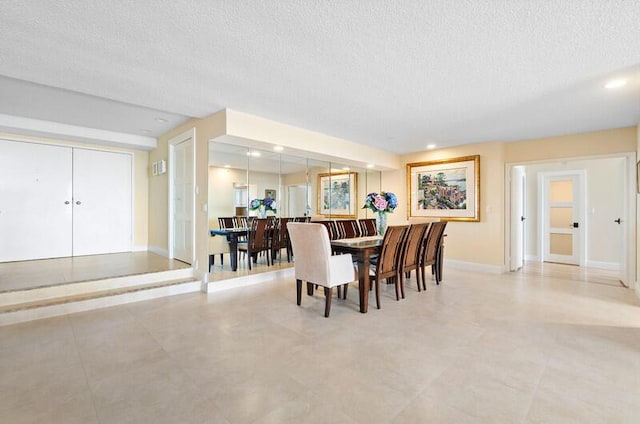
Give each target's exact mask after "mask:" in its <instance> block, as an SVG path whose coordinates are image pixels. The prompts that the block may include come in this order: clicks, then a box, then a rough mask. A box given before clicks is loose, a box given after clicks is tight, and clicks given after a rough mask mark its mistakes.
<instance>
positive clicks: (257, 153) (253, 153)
mask: <svg viewBox="0 0 640 424" xmlns="http://www.w3.org/2000/svg"><path fill="white" fill-rule="evenodd" d="M250 155H251V156H253V157H254V158H257V157H259V156H260V155H261V153H260V152H258V151H256V150H254V151H253V152H251V153H250Z"/></svg>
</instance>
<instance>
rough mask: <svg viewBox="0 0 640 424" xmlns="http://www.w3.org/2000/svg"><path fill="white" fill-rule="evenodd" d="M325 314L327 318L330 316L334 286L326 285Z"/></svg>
mask: <svg viewBox="0 0 640 424" xmlns="http://www.w3.org/2000/svg"><path fill="white" fill-rule="evenodd" d="M324 296H325V303H324V316H325V318H328V317H329V313H330V312H331V298H332V297H333V287H325V288H324Z"/></svg>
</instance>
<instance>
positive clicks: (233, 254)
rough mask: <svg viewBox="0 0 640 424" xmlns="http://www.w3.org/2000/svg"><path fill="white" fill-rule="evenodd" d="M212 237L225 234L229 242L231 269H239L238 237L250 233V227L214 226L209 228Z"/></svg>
mask: <svg viewBox="0 0 640 424" xmlns="http://www.w3.org/2000/svg"><path fill="white" fill-rule="evenodd" d="M209 234H210V235H211V237H215V236H224V237H226V238H227V241H228V242H229V257H230V259H231V270H232V271H237V270H238V239H239V238H240V237H242V236H245V237H246V236H247V235H248V234H249V229H248V228H243V227H241V228H214V229H211V230H209Z"/></svg>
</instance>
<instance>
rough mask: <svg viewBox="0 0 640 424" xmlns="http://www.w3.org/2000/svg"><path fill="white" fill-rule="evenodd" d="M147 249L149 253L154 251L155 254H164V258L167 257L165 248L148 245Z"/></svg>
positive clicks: (167, 253) (167, 252)
mask: <svg viewBox="0 0 640 424" xmlns="http://www.w3.org/2000/svg"><path fill="white" fill-rule="evenodd" d="M147 251H149V252H151V253H155V254H156V255H160V256H164V257H165V258H168V257H169V251H168V250H167V249H163V248H161V247H157V246H149V247H148V248H147Z"/></svg>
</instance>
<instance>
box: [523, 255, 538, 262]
mask: <svg viewBox="0 0 640 424" xmlns="http://www.w3.org/2000/svg"><path fill="white" fill-rule="evenodd" d="M524 260H525V261H531V262H542V261H541V260H540V256H538V255H524Z"/></svg>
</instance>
